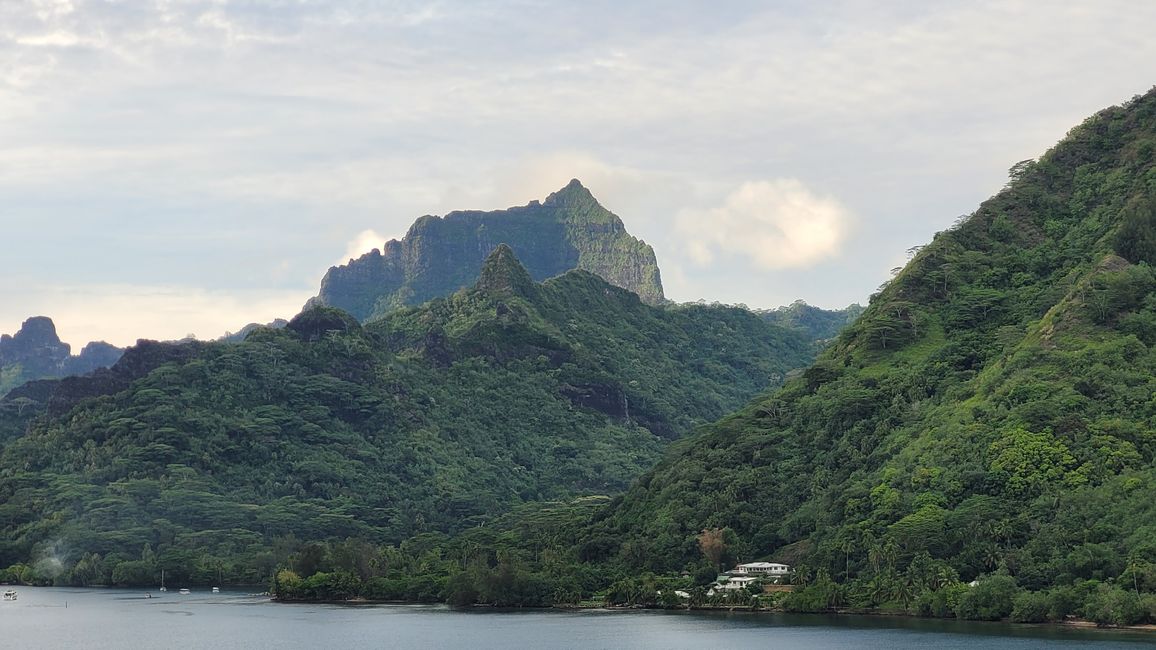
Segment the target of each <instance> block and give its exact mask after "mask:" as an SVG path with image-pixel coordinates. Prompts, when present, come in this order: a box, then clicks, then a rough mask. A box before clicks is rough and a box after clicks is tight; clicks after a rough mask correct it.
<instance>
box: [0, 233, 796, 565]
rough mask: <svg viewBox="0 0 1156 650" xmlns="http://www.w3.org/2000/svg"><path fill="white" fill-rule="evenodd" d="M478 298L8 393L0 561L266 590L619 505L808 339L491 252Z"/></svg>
mask: <svg viewBox="0 0 1156 650" xmlns="http://www.w3.org/2000/svg"><path fill="white" fill-rule="evenodd" d="M477 284H478V289H475V290H461V291H458V292H456V293H454V294H453V295H451V296H449V297H448V298H445V299H440V300H436V301H434V302H432V303H429V304H427V305H424V306H421V307H416V308H408V309H401V310H396V311H393V312H390V313H389V314H387V315H386V316H385V317H383V318H382V319H380V320H377V321H374V322H371V323H369V324H367V325H362V324H360V323H359V322H358V321H357V319H355V318H353V317H352V316H350V315H349V314H347V313H345V312H342V311H340V310H337V309H333V308H315V309H311V310H307V311H305V312H303V313H302V314H300V315H298V316H297V317H296V318H294V319H293V320H292V321H291V322H290V323H289V324H288V325H287V326H286V327H285V328H283V329H272V328H258V329H256V330H254V331H253V332H251V333H250V334H249V335H248V337H247V338H246V339H245V341H244V342H241V343H188V344H183V345H172V344H157V343H142V344H140V345H138V346H136V347H134V348H131V349H130V350H129V351H128V352H127V353H126V355H125V357H124V358H123V359H122V361H121V362H120V363H119V364H117V366H115V367H114V368H112V369H111V370H108V371H102V372H100V373H97V374H96V375H94V376H93V377H91V378H84V379H81V378H73V379H68V380H65V381H60V382H39V383H34V384H30V385H28V386H26V387H24V388H22V389H20V390H18V391H16V392H14V393H13V395H12V396H10V399H8V400H5V401H3V402H0V423H2V424H3V426H2V427H0V433H4V432H7V433H6V434H5V435H17V436H18V437H16V438H15V439H12V440H10V441H9V442H8V443H7V444H6V445H5V446H4V448H3V450H2V453H0V567H2V566H7V564H9V563H12V562H16V561H28V560H30V559H35V558H38V557H41V556H43V554H45V553H48V552H49V551H50V546H51V547H52V548H56V549H64V551H62V552H63V553H65V555H66V556H67V557H64V558H63V559H64V561H65V564H66V567H65V568H66V569H69V570H71V571H73V572H72V573H64V574H62V576H63V577H62V578H61V579H62V580H67V581H73V582H91V581H99V580H102V579H113V580H114V581H116V582H137V583H139V582H142V581H143V582H147V581H148V580H149V579H152V578H151V577H150V576H153V575H154V573H155V570H158V569H159V568H162V567H167V568H168V571H169V575H170V576H171V577H173V579H174V580H176V579H178V574H175V573H174V572H185V573H184V574H181V575H184V576H186V577H187V576H190V575H195V576H199V577H197V578H195V579H198V580H216V579H219V578H217V577H214V576H216V575H217V574H216V573H215V572H217V571H219V572H220V573H221V575H223V576H225V577H226V578H227V579H230V580H233V581H242V580H246V579H248V580H253V579H263V577H267V576H268V575H269V571H270V570H271V568H272V566H273V565H274V564H275V563H276V561H278V560H279V559H282V558H283V556H282V555H277V553H278V552H283V551H284V550H285V549H292V548H295V547H296V545H297V543H298V542H297V540H321V539H332V538H336V539H341V538H345V537H354V538H360V539H364V540H369V541H372V542H393V541H397V540H399V539H402V538H404V537H407V536H409V535H413V534H416V533H421V532H423V531H454V530H458V529H461V528H463V527H467V526H471V525H477V524H479V523H482V522H485V521H488V520H490V519H491V518H493V517H494V516H496V515H498V514H500V513H502V512H504V511H506V510H508V509H509V508H510V507H511V506H513V505H515V504H518V503H521V502H526V501H534V500H540V499H551V498H558V497H569V496H574V495H582V494H607V493H616V492H620V491H622V490H623V489H625V488H626V487H627V485H628V484H629V482H630V481H631V480H633V479H634V478H635V477H636V476H638V475H639V474H641V473H642V472H643V471H644V470H645V469H646V468H647V467H650V466H651V465H652V464H653V463H654V462H655V461H656V460H657V458H658V457H659V455H660V453H661V450H662V449H663V448H664V446H665V444H666V441H667V440H669V439H672V438H677V437H679V436H681V435H683V434H685V433H688V432H689V431H690V430H691V429H692V428H694V427H695V426H696V425H700V424H702V423H704V422H709V421H711V420H713V419H715V418H717V417H719V416H720V415H722V414H723V413H725V412H727V411H728V410H731V409H734V408H736V407H737V406H738V405H740V404H742V403H744V402H745V401H747V400H749V399H750V398H751V397H752V396H753V395H754V394H756V393H758V392H759V391H761V390H764V389H765V388H767V387H768V386H771V385H773V384H775V383H776V382H778V381H779V380H780V379H781V377H782V376H783V375H784V374H785V373H786V371H788V370H789V369H791V368H794V367H797V366H801V365H805V364H806V363H808V362H809V357H810V349H811V347H810V345H809V343H808V342H807V341H806V339H805V338H804V337H803V336H801V335H799V334H797V333H795V332H790V331H787V330H783V329H781V328H776V327H773V326H770V325H767V324H766V323H764V322H762V321H761V320H760V319H759V318H758V317H757V316H755V315H753V314H751V313H749V312H747V311H745V310H740V309H731V308H710V307H685V308H670V309H659V308H655V307H651V306H649V305H647V304H645V303H643V302H642V301H641V300H640V299H639V297H638V296H637V295H635V294H634V293H631V292H629V291H626V290H625V289H620V288H618V287H615V286H612V285H610V284H608V283H607V282H605V281H604V280H602V279H601V278H599V277H597V276H595V275H593V274H591V273H587V272H585V271H573V272H570V273H567V274H565V275H563V276H560V277H557V278H554V279H552V280H550V281H548V282H546V283H545V284H535V283H533V282H532V281H531V280H530V277H529V275H528V274H527V272H526V271H525V270H524V269H523V268H522V267H521V266H520V265H519V264H518V262H517V260H516V259H515V258H514V256H513V253H512V252H511V250H510V249H509V248H507V247H504V246H501V247H499V248H498V249H497V250H496V251H495V252H494V253H493V254H492V255H491V256H490V259H489V260H488V261H487V262H486V263H485V265H484V269H483V270H482V273H481V277H480V278H479V280H478V283H477ZM36 414H40V415H39V416H38V417H37V418H36V419H34V420H32V422H31V425H30V426H29V428H28V429H27V432H26V433H24V434H23V435H19V431H20V426H21V424H22V423H23V422H25V421H27V420H28V419H29V418H30V417H32V416H33V415H36ZM146 544H147V545H148V552H147V553H146V555H147V557H144V556H142V555H141V549H142V548H144V547H145V545H146ZM278 549H280V551H279V550H278ZM94 553H95V554H98V555H99V556H101V557H100V558H98V559H93V558H92V556H91V554H94ZM82 558H86V559H85V562H84V563H82V564H80V565H73V563H74V562H77V561H78V560H80V559H82ZM130 560H131V562H130ZM134 562H143V563H145V564H133V563H134ZM122 564H123V565H124V567H125V568H124V569H122V573H121V575H120V577H111V578H110V577H109V576H111V575H112V571H113V569H112V568H111V567H115V566H120V565H122ZM93 566H96V567H98V568H96V569H92V568H91V567H93ZM78 567H79V568H78ZM142 567H147V571H153V572H154V573H147V572H146V573H141V572H145V571H146V569H145V568H142ZM90 570H91V571H95V572H96V573H95V574H93V575H96V576H98V577H93V576H90V575H88V574H87V573H85V572H86V571H90ZM77 571H79V573H77ZM134 571H135V572H137V573H132V572H134ZM126 572H127V573H126ZM198 572H199V573H198ZM99 576H103V577H99ZM133 576H135V577H133ZM142 576H143V577H142Z"/></svg>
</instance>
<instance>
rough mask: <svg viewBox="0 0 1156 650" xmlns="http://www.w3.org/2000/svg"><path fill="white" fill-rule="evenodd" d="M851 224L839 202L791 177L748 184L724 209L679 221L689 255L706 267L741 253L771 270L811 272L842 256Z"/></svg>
mask: <svg viewBox="0 0 1156 650" xmlns="http://www.w3.org/2000/svg"><path fill="white" fill-rule="evenodd" d="M850 224H851V214H850V213H849V212H848V210H847V208H845V207H844V206H843V205H842V204H841V203H839V201H837V200H836V199H834V198H832V197H829V196H819V195H817V194H815V193H814V192H812V191H811V190H809V189H808V188H807V187H806V186H805V185H803V183H801V182H800V181H798V180H795V179H789V178H788V179H777V180H771V181H754V182H748V183H743V184H742V185H741V186H740V187H739V188H738V189H736V190H735V191H733V192H731V194H730V195H729V196H728V197H727V198H726V201H725V202H724V203H723V205H721V206H719V207H716V208H712V209H709V210H685V211H683V212H681V213H680V214H679V215H678V218H677V230H678V232H679V233H680V234H681V236H682V238H683V244H684V246H685V248H686V252H687V253H688V254H689V255H690V257H691V259H692V260H693V261H694V262H695V263H697V264H699V265H700V266H708V265H710V264H712V263H714V261H715V259H716V256H718V255H723V254H727V253H738V254H740V255H744V256H746V257H747V258H749V259H750V260H751V261H752V262H754V263H755V264H756V265H757V266H758V267H760V268H762V269H767V270H776V269H791V268H806V267H809V266H813V265H814V264H816V263H817V262H819V261H821V260H823V259H825V258H828V257H831V256H833V255H835V254H837V253H838V252H839V250H840V248H841V246H842V245H843V242H844V240H845V239H846V236H847V232H848V230H849V228H850Z"/></svg>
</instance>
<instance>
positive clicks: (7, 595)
mask: <svg viewBox="0 0 1156 650" xmlns="http://www.w3.org/2000/svg"><path fill="white" fill-rule="evenodd" d="M4 600H16V590H15V589H9V590H8V591H5V592H4Z"/></svg>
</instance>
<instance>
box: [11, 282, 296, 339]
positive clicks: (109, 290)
mask: <svg viewBox="0 0 1156 650" xmlns="http://www.w3.org/2000/svg"><path fill="white" fill-rule="evenodd" d="M11 294H12V295H9V292H7V291H6V296H5V300H4V301H3V302H2V303H0V332H4V333H9V334H11V333H14V332H16V331H17V330H18V329H19V328H20V324H21V323H22V322H24V320H25V319H26V318H28V317H29V316H33V315H36V316H48V317H50V318H52V320H53V322H55V323H56V329H57V332H58V333H59V335H60V338H61V340H63V341H65V342H67V343H69V344H71V345H72V349H73V350H80V348H81V347H83V346H84V344H85V343H87V342H89V341H108V342H109V343H112V344H114V345H119V346H127V345H132V344H134V343H135V342H136V340H137V339H138V338H148V339H155V340H162V341H167V340H177V339H181V338H184V337H185V336H186V335H188V334H193V335H195V336H196V337H197V338H199V339H202V340H207V339H215V338H217V337H219V336H222V335H223V334H224V333H225V332H236V331H237V330H239V329H241V328H242V327H244V326H245V325H247V324H249V323H254V322H256V323H267V322H270V321H272V320H274V319H276V318H292V317H293V316H294V315H296V314H297V312H298V311H300V309H301V306H302V305H303V304H305V301H306V300H308V299H309V298H310V296H311V295H312V292H311V291H301V290H293V291H285V290H282V291H270V290H266V289H261V290H229V291H206V290H204V289H199V288H195V287H182V286H148V285H74V286H37V287H26V288H21V289H19V290H17V291H13V292H11ZM21 294H23V295H21Z"/></svg>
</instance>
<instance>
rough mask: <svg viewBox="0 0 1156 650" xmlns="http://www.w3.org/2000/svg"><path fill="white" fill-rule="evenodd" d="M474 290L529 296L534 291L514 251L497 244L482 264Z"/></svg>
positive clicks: (531, 281)
mask: <svg viewBox="0 0 1156 650" xmlns="http://www.w3.org/2000/svg"><path fill="white" fill-rule="evenodd" d="M475 288H476V289H478V290H480V291H486V292H488V293H496V294H513V295H518V296H523V297H525V296H529V295H530V294H531V293H532V292H533V290H534V279H533V278H531V277H530V274H529V273H528V272H527V271H526V268H525V267H523V266H522V263H521V262H519V261H518V257H517V256H516V255H515V254H514V250H513V249H512V248H510V247H509V246H507V245H505V244H498V246H497V248H495V249H494V251H493V252H492V253H490V256H489V257H487V258H486V261H485V263H483V264H482V270H481V273H480V274H479V276H478V282H477V284H476V285H475Z"/></svg>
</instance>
